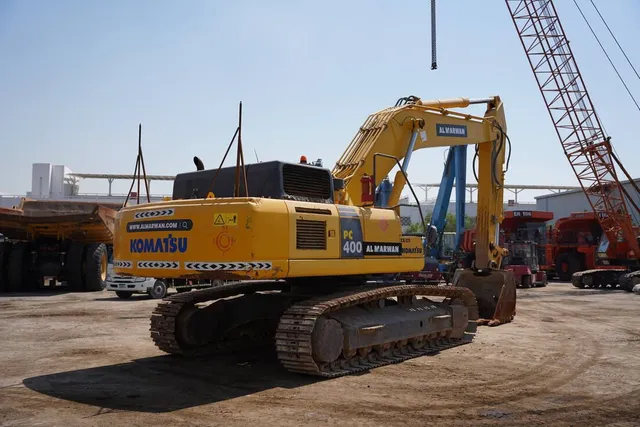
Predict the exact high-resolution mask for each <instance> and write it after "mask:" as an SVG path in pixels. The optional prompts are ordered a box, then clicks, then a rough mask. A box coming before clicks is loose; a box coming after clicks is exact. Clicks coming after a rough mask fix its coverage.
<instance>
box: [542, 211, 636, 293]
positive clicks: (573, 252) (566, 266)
mask: <svg viewBox="0 0 640 427" xmlns="http://www.w3.org/2000/svg"><path fill="white" fill-rule="evenodd" d="M547 236H548V237H547V244H546V259H547V260H549V261H551V263H552V265H551V266H549V268H550V269H551V268H552V269H553V270H554V272H555V274H556V275H557V276H558V278H559V279H560V280H564V281H571V280H572V277H573V276H574V274H575V273H577V272H583V271H585V270H586V271H591V270H597V271H602V270H611V274H612V275H622V274H624V273H626V272H628V271H627V269H626V266H625V263H626V264H628V263H629V261H631V262H633V261H634V258H633V256H632V255H630V248H629V245H628V244H627V242H626V241H622V242H618V247H619V250H620V252H621V254H622V256H627V257H630V258H631V259H630V260H628V259H624V260H622V259H621V260H619V261H620V262H621V263H620V264H617V265H616V264H608V265H603V264H602V263H601V262H600V260H599V258H598V251H599V248H600V247H601V245H602V243H603V240H602V236H603V232H602V228H601V226H600V221H599V219H598V217H597V215H596V214H595V213H594V212H574V213H572V214H570V215H569V216H568V217H565V218H559V219H558V220H557V221H556V222H555V223H554V224H553V227H550V229H549V231H548V232H547ZM604 243H605V244H606V239H605V240H604ZM583 282H584V280H583V281H580V282H578V281H575V282H574V286H576V287H584V283H583ZM606 285H607V283H606V282H605V283H604V284H596V285H594V286H605V287H606ZM614 286H615V285H614ZM629 290H630V289H629Z"/></svg>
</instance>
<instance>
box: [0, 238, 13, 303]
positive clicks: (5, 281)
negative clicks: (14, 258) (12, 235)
mask: <svg viewBox="0 0 640 427" xmlns="http://www.w3.org/2000/svg"><path fill="white" fill-rule="evenodd" d="M11 246H12V245H11V242H2V243H0V292H8V291H9V256H10V255H11Z"/></svg>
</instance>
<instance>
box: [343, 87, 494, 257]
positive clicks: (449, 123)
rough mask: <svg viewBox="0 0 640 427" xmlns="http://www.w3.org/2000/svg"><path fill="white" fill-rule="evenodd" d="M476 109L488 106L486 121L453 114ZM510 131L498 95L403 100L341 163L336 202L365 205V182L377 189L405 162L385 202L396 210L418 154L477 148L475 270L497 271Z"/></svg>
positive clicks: (365, 130) (376, 119) (361, 135)
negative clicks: (368, 179) (429, 150)
mask: <svg viewBox="0 0 640 427" xmlns="http://www.w3.org/2000/svg"><path fill="white" fill-rule="evenodd" d="M473 104H486V105H487V109H486V111H485V114H484V116H483V117H478V116H474V115H471V114H465V113H461V112H458V111H453V110H451V108H466V107H468V106H470V105H473ZM506 129H507V125H506V123H505V115H504V107H503V104H502V101H501V100H500V98H499V97H497V96H495V97H491V98H484V99H469V98H454V99H447V100H431V101H423V100H421V99H420V98H417V97H408V98H402V99H401V100H399V101H398V103H397V104H396V105H395V106H394V107H390V108H386V109H384V110H381V111H379V112H376V113H374V114H371V115H370V116H369V117H368V118H367V120H366V121H365V122H364V124H363V125H362V126H361V127H360V129H359V130H358V133H357V134H356V135H355V137H354V138H353V140H352V141H351V143H350V144H349V146H348V147H347V149H346V150H345V152H344V153H343V154H342V156H341V157H340V159H339V160H338V161H337V163H336V165H335V167H334V169H333V172H332V173H333V176H334V177H336V178H339V179H342V180H343V181H344V187H343V189H341V190H339V191H338V192H337V194H336V200H337V201H338V203H342V204H348V205H354V206H363V205H366V203H364V201H363V191H362V185H361V179H362V178H363V177H366V176H369V177H373V186H374V187H377V186H379V185H380V183H381V182H382V180H383V179H384V177H386V176H387V175H388V174H389V172H390V171H391V170H392V169H393V168H394V166H396V165H397V162H396V159H397V161H398V162H400V161H402V163H401V168H402V170H398V171H397V172H396V175H395V178H394V181H393V189H392V191H391V194H390V195H389V197H388V200H387V205H388V206H391V207H397V205H398V203H399V200H400V195H401V192H402V190H403V188H404V186H405V184H406V183H407V182H406V178H405V175H406V172H407V168H408V165H409V161H410V159H411V155H412V153H413V152H414V151H416V150H420V149H422V148H429V147H453V146H458V145H475V146H476V154H477V158H478V174H477V178H478V214H477V226H476V232H477V237H476V267H477V268H489V267H492V266H493V267H497V266H499V265H500V262H501V260H502V256H503V250H502V249H501V248H499V247H498V238H497V236H498V227H499V224H500V223H501V222H502V218H503V185H504V175H505V170H504V164H505V152H506V146H507V139H506ZM379 154H382V155H383V156H381V155H379ZM389 156H391V157H393V158H390V157H389ZM394 158H395V159H394ZM365 198H366V197H365Z"/></svg>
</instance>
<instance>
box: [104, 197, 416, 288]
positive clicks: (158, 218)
mask: <svg viewBox="0 0 640 427" xmlns="http://www.w3.org/2000/svg"><path fill="white" fill-rule="evenodd" d="M115 235H116V237H115V241H114V271H115V272H116V273H117V274H123V275H135V276H146V277H165V278H212V279H213V278H225V279H283V278H293V277H311V276H329V275H331V276H336V275H362V274H383V273H398V272H406V271H419V270H420V269H422V267H423V266H424V258H423V253H422V243H421V238H420V237H408V236H402V235H401V226H400V218H399V217H398V216H397V214H396V213H395V212H394V211H392V210H387V209H375V208H361V207H353V206H340V205H333V204H324V203H308V202H297V201H288V200H276V199H263V198H228V199H191V200H175V201H167V202H161V203H150V204H145V205H138V206H134V207H130V208H124V209H122V210H121V211H120V212H118V214H117V217H116V233H115ZM358 253H359V254H358Z"/></svg>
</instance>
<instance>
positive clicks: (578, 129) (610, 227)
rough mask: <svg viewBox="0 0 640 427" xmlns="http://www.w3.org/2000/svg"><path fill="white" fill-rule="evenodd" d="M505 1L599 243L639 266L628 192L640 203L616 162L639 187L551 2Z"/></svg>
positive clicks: (589, 276)
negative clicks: (594, 100)
mask: <svg viewBox="0 0 640 427" xmlns="http://www.w3.org/2000/svg"><path fill="white" fill-rule="evenodd" d="M505 1H506V4H507V8H508V9H509V13H510V14H511V18H512V20H513V23H514V25H515V28H516V31H517V33H518V36H519V38H520V41H521V42H522V47H523V48H524V51H525V53H526V55H527V59H528V61H529V65H530V66H531V70H532V71H533V74H534V76H535V79H536V82H537V83H538V87H539V89H540V93H541V94H542V97H543V99H544V102H545V105H546V106H547V111H548V112H549V115H550V117H551V120H552V122H553V125H554V127H555V129H556V133H557V135H558V138H559V139H560V143H561V144H562V148H563V150H564V153H565V155H566V156H567V159H568V160H569V163H570V164H571V167H572V168H573V171H574V173H575V175H576V177H577V178H578V181H579V183H580V186H581V187H582V189H583V191H584V193H585V195H586V197H587V200H588V201H589V204H590V205H591V207H592V209H593V211H594V212H595V213H596V214H597V216H598V218H599V221H600V225H601V227H602V231H603V233H604V236H606V238H607V241H608V246H607V245H606V244H605V245H602V246H601V248H602V249H603V252H606V254H605V253H602V254H601V255H603V258H606V259H607V261H609V264H611V263H619V262H620V261H622V262H624V263H625V264H635V265H636V266H637V264H638V261H639V258H638V257H640V245H639V244H638V239H637V233H636V230H635V229H634V226H633V222H632V219H631V215H630V214H629V210H628V209H627V204H626V202H625V195H626V196H627V197H628V198H629V200H630V202H631V203H633V204H634V205H633V207H634V208H635V209H636V210H638V207H637V206H636V205H635V203H634V202H633V199H632V198H631V197H629V194H628V193H627V191H626V190H625V188H624V187H623V186H622V184H621V183H620V181H619V180H618V176H617V173H616V168H615V165H616V164H618V166H619V167H620V168H621V170H622V171H623V172H624V173H625V175H626V176H627V177H628V178H629V180H630V182H631V183H632V185H633V186H634V187H635V189H636V191H637V190H638V187H637V186H636V185H635V182H634V181H633V179H631V177H630V176H629V174H628V173H627V172H626V170H625V169H624V167H623V166H622V164H621V163H620V162H619V160H618V158H617V157H616V156H615V154H614V153H613V151H612V148H611V142H610V137H607V135H606V134H605V131H604V129H603V127H602V125H601V123H600V120H599V118H598V115H597V114H596V110H595V107H594V106H593V103H592V101H591V97H590V96H589V93H588V92H587V88H586V86H585V83H584V80H583V79H582V76H581V74H580V70H579V68H578V65H577V63H576V61H575V58H574V56H573V53H572V51H571V47H570V45H569V40H568V39H567V36H566V34H565V32H564V29H563V27H562V24H561V23H560V19H559V17H558V13H557V11H556V8H555V6H554V4H553V1H552V0H505ZM604 236H603V238H604ZM620 273H628V270H625V269H624V268H621V269H618V271H615V270H612V269H607V270H604V269H599V270H590V271H585V272H579V273H577V274H576V275H574V280H573V281H574V285H576V286H578V287H584V285H592V286H593V285H606V284H611V285H615V284H616V283H617V282H618V279H619V278H620ZM626 276H627V278H631V277H632V276H633V277H635V276H636V275H635V274H634V273H630V274H626ZM638 278H640V275H639V276H638ZM621 283H622V282H621Z"/></svg>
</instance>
